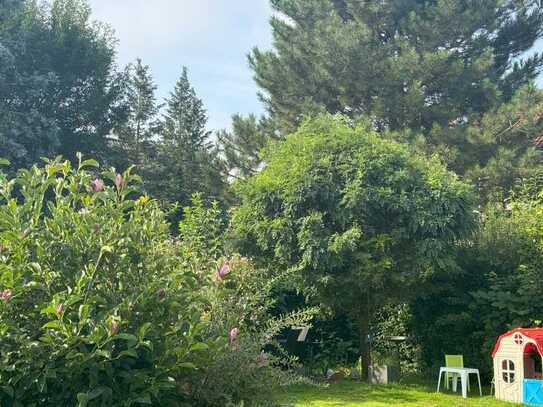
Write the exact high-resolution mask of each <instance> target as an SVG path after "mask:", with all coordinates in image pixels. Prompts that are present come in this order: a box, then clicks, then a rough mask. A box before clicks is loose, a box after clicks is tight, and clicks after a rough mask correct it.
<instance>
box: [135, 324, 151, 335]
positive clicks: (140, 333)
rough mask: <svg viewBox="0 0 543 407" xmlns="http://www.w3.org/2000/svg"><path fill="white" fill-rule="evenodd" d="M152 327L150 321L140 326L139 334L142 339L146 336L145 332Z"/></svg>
mask: <svg viewBox="0 0 543 407" xmlns="http://www.w3.org/2000/svg"><path fill="white" fill-rule="evenodd" d="M150 327H151V323H150V322H146V323H145V324H143V325H142V326H140V328H139V329H138V336H139V337H140V339H143V338H144V337H145V334H146V333H147V331H148V330H149V328H150Z"/></svg>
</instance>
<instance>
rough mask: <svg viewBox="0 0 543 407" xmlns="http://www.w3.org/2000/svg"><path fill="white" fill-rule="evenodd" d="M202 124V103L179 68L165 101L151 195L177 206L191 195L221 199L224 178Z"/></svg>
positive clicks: (208, 134) (204, 121) (186, 73)
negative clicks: (196, 194)
mask: <svg viewBox="0 0 543 407" xmlns="http://www.w3.org/2000/svg"><path fill="white" fill-rule="evenodd" d="M206 124H207V114H206V111H205V109H204V106H203V102H202V100H201V99H199V98H198V97H197V95H196V92H195V90H194V88H193V87H192V85H191V84H190V82H189V79H188V72H187V68H183V71H182V74H181V77H180V78H179V80H178V81H177V84H176V85H175V89H174V91H173V92H172V93H171V94H170V97H169V98H168V99H167V100H166V112H165V114H164V117H163V121H162V126H163V131H162V139H161V144H160V146H159V154H158V155H159V161H158V163H157V165H159V166H160V168H159V169H158V171H157V172H156V174H157V178H156V179H155V180H154V182H153V183H152V192H153V193H154V195H155V196H158V197H159V198H162V199H164V200H166V201H169V202H178V203H180V204H181V205H187V204H189V203H190V200H191V196H192V194H194V193H195V192H200V193H202V194H203V195H204V197H206V198H210V199H222V197H223V193H224V187H225V185H224V179H223V176H222V174H221V172H220V171H219V169H218V158H217V155H216V149H215V147H214V145H213V143H212V142H211V140H210V132H209V131H207V130H206Z"/></svg>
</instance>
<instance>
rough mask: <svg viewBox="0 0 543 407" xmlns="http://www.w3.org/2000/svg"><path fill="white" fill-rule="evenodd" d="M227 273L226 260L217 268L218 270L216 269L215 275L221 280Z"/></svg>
mask: <svg viewBox="0 0 543 407" xmlns="http://www.w3.org/2000/svg"><path fill="white" fill-rule="evenodd" d="M228 273H230V262H229V261H228V260H226V261H225V262H224V263H223V265H222V266H221V268H220V269H219V271H217V276H218V277H219V279H220V280H222V279H223V278H225V277H226V276H227V275H228Z"/></svg>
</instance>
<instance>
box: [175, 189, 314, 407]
mask: <svg viewBox="0 0 543 407" xmlns="http://www.w3.org/2000/svg"><path fill="white" fill-rule="evenodd" d="M225 226H226V225H225V222H224V221H223V218H222V213H221V211H220V210H219V208H218V206H217V205H216V204H213V205H212V206H210V207H205V206H204V204H203V202H202V199H201V198H200V197H199V196H198V195H196V196H195V197H194V199H193V205H192V206H191V207H189V208H185V211H184V216H183V221H182V222H181V224H180V247H181V253H182V257H183V258H184V264H186V265H187V266H189V267H190V268H191V269H193V270H195V273H196V274H197V275H198V279H199V281H200V284H199V286H200V290H199V295H200V296H201V298H204V299H205V300H204V301H205V304H206V307H205V313H204V316H205V318H206V320H207V321H208V325H207V329H208V331H207V337H208V338H209V340H208V343H213V341H214V340H216V339H215V338H224V337H228V338H229V344H228V346H227V347H226V348H223V347H218V348H212V349H211V351H212V356H211V358H210V363H209V364H208V365H207V366H206V368H205V370H202V371H201V372H200V373H201V376H200V377H199V378H198V380H197V381H194V382H193V386H192V390H193V392H192V395H193V400H194V403H195V405H198V406H217V407H219V406H220V407H223V406H237V405H240V404H242V405H245V406H263V405H271V404H272V403H273V401H272V400H273V395H274V393H275V392H276V391H277V387H278V386H280V385H283V384H291V383H293V382H296V381H300V380H303V378H302V377H299V376H297V375H296V374H294V373H292V371H293V369H295V368H297V367H299V366H298V361H297V359H296V358H294V357H292V356H289V355H288V354H287V353H286V352H285V350H284V349H283V347H282V346H281V345H280V344H279V343H278V341H277V340H276V338H277V337H278V335H279V334H280V333H281V332H283V331H284V330H286V329H290V328H291V326H293V325H307V324H309V322H310V320H311V318H312V316H313V314H314V310H313V309H306V310H301V311H295V312H291V313H287V314H285V315H280V316H277V317H275V318H274V317H271V316H270V310H271V309H272V308H273V306H274V304H275V298H276V296H275V295H274V294H273V292H274V289H275V288H276V286H277V284H278V283H279V282H281V281H282V280H283V279H284V278H285V277H286V275H285V274H284V273H279V274H278V275H275V276H274V277H271V274H270V273H269V271H268V270H263V269H258V268H256V267H255V265H254V263H253V262H252V261H251V260H250V259H248V258H245V257H241V256H240V255H238V254H231V255H230V256H224V257H223V258H222V259H221V260H220V261H219V262H215V261H214V260H210V259H213V258H214V257H210V256H209V254H213V255H215V256H219V255H220V254H223V255H224V254H225V253H224V249H223V247H224V243H225V242H224V240H223V237H224V230H225ZM202 270H212V272H203V273H202V272H201V271H202Z"/></svg>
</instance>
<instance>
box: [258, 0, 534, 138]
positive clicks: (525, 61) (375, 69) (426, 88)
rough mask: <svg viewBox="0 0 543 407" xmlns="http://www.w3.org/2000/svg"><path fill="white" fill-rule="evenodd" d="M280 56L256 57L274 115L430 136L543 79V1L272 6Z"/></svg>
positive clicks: (294, 1)
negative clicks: (365, 122) (366, 123)
mask: <svg viewBox="0 0 543 407" xmlns="http://www.w3.org/2000/svg"><path fill="white" fill-rule="evenodd" d="M271 4H272V6H273V8H274V10H275V11H276V12H277V15H276V16H274V17H273V18H272V20H271V27H272V31H273V38H274V43H273V50H271V51H266V52H263V51H260V50H258V49H254V50H253V52H252V53H251V54H250V56H249V61H250V64H251V66H252V68H253V70H254V72H255V79H256V82H257V84H258V85H259V86H260V87H261V88H262V91H263V92H262V98H263V100H264V102H265V103H266V106H267V108H268V111H269V113H270V114H271V116H272V117H274V118H276V119H277V120H278V122H279V125H280V128H281V129H283V131H285V130H287V131H288V130H292V129H293V128H294V127H295V126H296V125H297V124H299V123H300V121H301V119H302V117H303V114H305V113H318V112H322V111H327V112H331V113H336V112H340V113H343V114H346V115H349V116H352V117H354V116H358V115H365V116H369V117H371V118H372V120H373V124H374V126H376V127H377V128H379V129H383V128H387V129H402V128H410V129H413V130H416V131H423V132H427V131H430V130H431V129H432V128H433V127H434V126H436V125H437V126H440V127H442V128H444V129H446V128H448V127H449V126H454V125H456V124H460V123H462V122H463V121H465V120H466V118H469V117H470V116H471V115H473V114H475V115H477V114H480V113H481V112H486V111H487V110H489V109H490V108H493V107H495V106H496V105H497V104H500V103H501V102H503V101H507V100H509V99H510V98H511V97H512V95H513V94H514V93H515V91H516V90H517V89H519V88H520V87H521V86H522V85H523V84H525V83H527V82H529V81H530V80H533V79H534V78H535V76H536V75H537V73H538V71H539V69H540V67H541V65H542V64H543V58H542V56H541V55H540V54H535V55H533V56H531V57H526V58H522V59H519V57H520V56H521V55H522V53H523V52H524V51H526V50H528V49H530V47H532V45H533V44H534V42H535V41H536V40H537V39H538V38H540V37H541V36H542V32H543V31H542V28H541V27H543V24H542V23H543V9H542V8H541V7H540V2H539V1H538V0H529V1H523V2H518V1H514V0H506V1H503V0H484V1H475V2H464V1H451V0H439V1H421V0H390V1H378V2H376V1H374V2H370V1H359V0H272V1H271Z"/></svg>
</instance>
